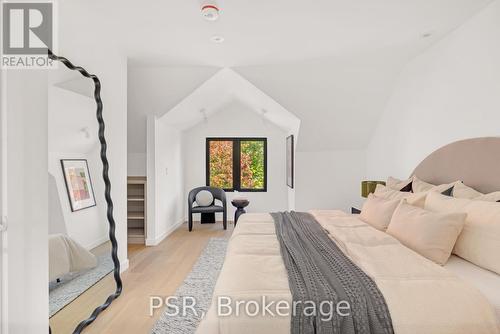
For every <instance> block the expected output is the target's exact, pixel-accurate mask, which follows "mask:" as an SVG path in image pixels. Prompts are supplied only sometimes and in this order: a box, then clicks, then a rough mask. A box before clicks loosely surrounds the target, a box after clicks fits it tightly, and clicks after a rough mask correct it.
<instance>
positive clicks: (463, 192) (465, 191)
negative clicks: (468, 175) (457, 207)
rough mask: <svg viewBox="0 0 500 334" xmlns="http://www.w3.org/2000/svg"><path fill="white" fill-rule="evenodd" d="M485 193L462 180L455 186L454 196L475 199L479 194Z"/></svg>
mask: <svg viewBox="0 0 500 334" xmlns="http://www.w3.org/2000/svg"><path fill="white" fill-rule="evenodd" d="M482 195H484V194H483V193H480V192H479V191H477V190H475V189H473V188H471V187H469V186H466V185H465V184H463V183H462V182H457V183H456V184H455V186H454V187H453V197H456V198H467V199H473V198H477V197H479V196H482Z"/></svg>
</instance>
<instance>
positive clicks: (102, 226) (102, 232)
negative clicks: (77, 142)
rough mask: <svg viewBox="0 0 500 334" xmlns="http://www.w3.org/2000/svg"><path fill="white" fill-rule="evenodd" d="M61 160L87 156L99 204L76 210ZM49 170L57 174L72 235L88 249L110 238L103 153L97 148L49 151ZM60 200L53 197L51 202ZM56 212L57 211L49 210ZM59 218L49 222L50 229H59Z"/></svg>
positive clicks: (58, 190) (60, 196) (67, 227)
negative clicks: (76, 150) (100, 157)
mask: <svg viewBox="0 0 500 334" xmlns="http://www.w3.org/2000/svg"><path fill="white" fill-rule="evenodd" d="M61 159H87V162H88V165H89V172H90V177H91V180H92V186H93V188H94V195H95V200H96V206H94V207H90V208H87V209H83V210H79V211H75V212H72V211H71V206H70V203H69V199H68V193H67V190H66V184H65V181H64V174H63V172H62V168H61V163H60V160H61ZM48 162H49V173H50V174H51V175H53V176H54V178H55V181H56V186H57V192H58V193H57V195H58V198H57V200H58V201H59V203H60V205H61V209H62V213H63V217H64V222H65V226H66V231H67V234H68V236H69V237H71V238H73V239H74V240H75V241H76V242H78V243H79V244H81V245H82V246H84V247H85V248H87V249H92V248H94V247H96V246H98V245H100V244H102V243H103V242H106V241H107V240H109V237H108V222H107V219H106V202H105V201H104V195H103V194H104V182H103V180H102V176H101V174H102V167H101V166H100V160H99V155H98V154H97V151H96V150H94V151H93V152H91V153H90V154H84V153H73V152H70V153H57V152H49V161H48ZM52 200H56V199H50V201H52ZM49 214H50V215H53V214H54V213H53V212H50V213H49ZM56 223H57V221H54V222H49V229H55V226H53V225H54V224H56Z"/></svg>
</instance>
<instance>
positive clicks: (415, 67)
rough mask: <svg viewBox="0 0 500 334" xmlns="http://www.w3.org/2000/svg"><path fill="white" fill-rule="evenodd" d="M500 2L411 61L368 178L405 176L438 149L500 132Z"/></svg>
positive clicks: (376, 141)
mask: <svg viewBox="0 0 500 334" xmlns="http://www.w3.org/2000/svg"><path fill="white" fill-rule="evenodd" d="M499 41H500V2H499V1H495V2H493V3H492V4H491V5H489V6H488V7H486V8H485V9H484V10H483V11H481V12H480V13H479V14H477V15H476V16H474V17H473V18H472V19H470V20H469V21H468V22H466V23H465V24H463V25H462V26H461V27H460V28H458V29H457V30H456V31H454V32H453V33H452V34H450V35H449V36H447V37H446V38H444V39H443V40H441V41H440V42H439V43H437V44H436V45H434V46H433V47H432V48H430V49H428V50H427V51H426V52H424V53H423V54H422V55H420V56H419V57H417V58H415V59H414V60H413V61H412V62H411V63H409V64H408V65H407V67H406V68H405V70H404V71H403V72H402V73H401V76H400V78H399V82H398V84H397V86H396V88H395V90H394V92H393V94H392V97H391V99H390V101H389V103H388V105H387V108H386V110H385V113H384V115H383V117H382V118H381V120H380V122H379V124H378V128H377V130H376V132H375V135H374V136H373V139H372V141H371V144H370V146H369V149H368V159H367V161H368V176H369V177H370V178H375V179H383V178H386V177H387V176H388V175H394V176H398V177H406V176H408V175H410V173H411V172H412V170H413V169H414V168H415V167H416V166H417V165H418V163H419V162H420V161H421V160H422V159H424V158H425V157H426V156H427V155H428V154H430V153H431V152H432V151H434V150H435V149H437V148H439V147H441V146H443V145H445V144H447V143H450V142H453V141H456V140H459V139H464V138H470V137H481V136H499V135H500V125H499V124H500V94H499V92H500V61H499V59H500V42H499Z"/></svg>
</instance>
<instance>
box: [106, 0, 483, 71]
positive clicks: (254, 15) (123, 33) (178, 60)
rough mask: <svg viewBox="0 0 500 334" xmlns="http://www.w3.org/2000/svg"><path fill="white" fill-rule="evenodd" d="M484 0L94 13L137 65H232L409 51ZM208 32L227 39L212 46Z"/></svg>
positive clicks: (260, 2)
mask: <svg viewBox="0 0 500 334" xmlns="http://www.w3.org/2000/svg"><path fill="white" fill-rule="evenodd" d="M490 1H491V0H377V1H373V0H357V1H345V0H342V1H341V0H316V1H303V0H302V1H298V0H252V1H248V0H217V1H216V2H217V3H218V5H219V7H220V8H221V15H220V19H219V20H218V21H216V22H209V21H205V20H204V19H203V18H202V16H201V15H200V4H199V1H198V0H154V1H153V0H149V1H135V0H134V1H130V0H127V1H119V5H117V3H118V2H117V1H106V3H108V5H106V4H102V5H100V10H101V15H104V16H105V17H106V19H107V26H108V27H113V26H114V27H116V28H118V31H119V34H118V35H117V36H116V42H117V43H119V44H120V45H121V46H122V47H123V49H124V50H125V52H126V53H127V55H128V56H129V57H130V58H131V59H133V60H135V62H136V63H158V64H166V65H175V64H193V65H210V66H220V67H232V66H245V65H256V64H271V63H283V62H296V61H302V60H306V59H313V58H324V57H330V56H345V55H362V54H365V53H366V52H368V53H371V52H373V51H374V50H379V49H386V48H387V49H391V50H392V52H398V53H402V54H405V55H407V54H414V53H415V52H418V51H419V50H422V48H424V47H425V46H427V45H429V44H431V43H432V42H433V40H435V39H438V38H439V37H440V36H443V35H444V34H446V33H447V32H449V31H450V29H453V28H454V27H456V26H457V25H459V24H460V23H461V22H463V21H464V20H465V19H466V18H468V17H470V16H471V15H472V14H474V13H475V12H477V11H478V10H479V9H481V8H482V7H484V6H485V5H486V4H487V3H489V2H490ZM430 31H432V32H434V33H435V35H434V36H433V37H431V38H430V39H429V40H425V41H423V40H422V39H421V35H422V34H424V33H427V32H430ZM213 35H222V36H224V37H225V42H224V43H222V44H214V43H213V42H211V41H210V40H209V39H210V37H211V36H213Z"/></svg>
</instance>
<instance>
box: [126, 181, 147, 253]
mask: <svg viewBox="0 0 500 334" xmlns="http://www.w3.org/2000/svg"><path fill="white" fill-rule="evenodd" d="M127 203H128V204H127V232H128V233H127V234H128V243H130V244H144V243H145V241H146V220H147V219H146V218H147V217H146V178H145V177H137V176H130V177H128V183H127Z"/></svg>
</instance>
